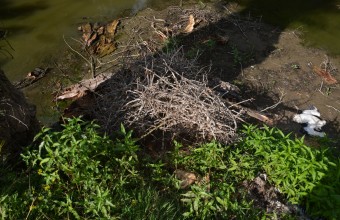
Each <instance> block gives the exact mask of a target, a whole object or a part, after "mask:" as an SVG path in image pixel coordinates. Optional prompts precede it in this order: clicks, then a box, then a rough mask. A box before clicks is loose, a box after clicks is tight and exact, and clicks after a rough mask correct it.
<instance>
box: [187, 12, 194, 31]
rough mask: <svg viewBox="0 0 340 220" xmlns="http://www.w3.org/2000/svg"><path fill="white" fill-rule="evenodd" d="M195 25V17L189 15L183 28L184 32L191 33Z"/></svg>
mask: <svg viewBox="0 0 340 220" xmlns="http://www.w3.org/2000/svg"><path fill="white" fill-rule="evenodd" d="M194 26H195V18H194V16H193V15H190V16H189V22H188V25H187V26H186V28H185V29H184V33H191V32H192V31H193V30H194Z"/></svg>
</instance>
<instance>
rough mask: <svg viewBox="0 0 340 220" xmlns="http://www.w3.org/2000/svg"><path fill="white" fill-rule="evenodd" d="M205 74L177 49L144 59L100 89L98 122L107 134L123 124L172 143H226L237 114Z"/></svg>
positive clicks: (206, 70) (128, 67) (230, 138)
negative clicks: (168, 139)
mask: <svg viewBox="0 0 340 220" xmlns="http://www.w3.org/2000/svg"><path fill="white" fill-rule="evenodd" d="M209 70H210V68H209V67H204V68H200V67H198V66H195V60H188V59H187V58H185V57H184V53H183V51H182V50H181V49H178V50H174V51H173V52H170V53H163V52H159V53H158V54H149V55H145V56H144V58H143V59H141V60H139V61H135V62H134V63H130V64H129V65H127V66H125V68H123V69H122V70H121V71H120V72H119V73H117V74H115V75H114V76H113V77H112V78H111V79H110V80H108V81H107V82H106V83H104V85H103V86H102V87H101V88H100V90H99V91H101V92H100V93H101V94H102V95H101V96H99V97H98V99H97V108H96V111H95V114H96V118H97V119H98V120H99V122H100V123H101V124H102V125H104V127H105V129H106V131H110V130H115V129H116V128H117V126H118V125H119V124H120V123H124V124H125V125H128V126H129V128H130V129H133V130H134V131H135V132H136V133H137V134H138V135H139V136H140V137H142V138H144V137H146V136H148V135H152V134H154V133H155V132H158V131H162V132H163V133H164V132H166V133H167V134H168V136H169V135H170V136H171V138H172V139H176V140H181V139H183V138H185V139H188V138H189V139H190V140H191V141H193V142H194V143H201V142H204V141H211V140H217V141H219V142H222V143H230V142H231V141H232V140H233V139H234V138H235V136H236V129H237V118H238V117H239V113H238V112H235V111H234V110H233V111H231V110H230V109H229V108H228V106H227V105H226V104H225V102H224V101H223V100H222V98H221V97H220V96H218V95H217V94H215V92H214V91H213V90H212V89H210V88H209V87H208V86H207V84H208V82H207V75H208V74H209Z"/></svg>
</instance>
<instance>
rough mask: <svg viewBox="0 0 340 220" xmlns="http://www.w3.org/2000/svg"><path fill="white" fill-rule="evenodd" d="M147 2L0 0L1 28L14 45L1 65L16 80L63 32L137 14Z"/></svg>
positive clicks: (53, 46)
mask: <svg viewBox="0 0 340 220" xmlns="http://www.w3.org/2000/svg"><path fill="white" fill-rule="evenodd" d="M152 2H153V4H154V2H155V1H150V3H152ZM157 2H158V3H160V4H161V3H162V2H165V1H157ZM147 3H149V1H147V0H81V1H80V0H48V1H46V0H1V6H0V30H1V29H3V30H7V38H6V39H8V41H9V42H10V44H11V45H12V46H13V48H14V50H11V49H9V48H7V50H9V51H8V52H10V54H11V55H13V57H14V59H12V57H11V56H9V55H8V53H6V54H4V53H0V67H1V68H2V69H4V71H5V73H6V74H7V76H8V77H9V78H10V80H19V79H21V78H22V77H24V76H25V75H26V73H27V72H29V71H31V70H32V69H34V68H35V67H37V66H39V65H40V64H41V63H42V62H44V60H46V59H48V58H49V57H51V56H52V55H53V54H54V53H55V51H57V48H58V46H60V45H64V42H63V35H65V36H68V37H72V36H74V35H76V34H77V31H76V30H77V26H78V25H79V24H80V23H82V22H85V21H87V20H91V21H106V20H108V19H110V18H114V17H117V16H119V15H120V14H122V13H123V12H127V11H131V10H132V12H133V13H136V12H137V11H138V10H140V9H142V8H143V7H145V6H146V4H147ZM1 48H2V49H3V48H5V45H4V42H0V49H1Z"/></svg>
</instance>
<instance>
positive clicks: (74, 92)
mask: <svg viewBox="0 0 340 220" xmlns="http://www.w3.org/2000/svg"><path fill="white" fill-rule="evenodd" d="M107 79H108V76H105V75H103V74H102V75H99V76H97V77H96V78H91V79H86V80H82V81H80V82H79V83H77V84H74V85H71V86H69V87H67V88H66V89H64V91H62V92H61V94H58V96H57V97H56V98H55V99H56V100H64V99H73V98H80V97H82V96H84V95H85V94H86V93H87V92H89V91H90V92H93V91H94V90H95V89H96V88H97V87H98V86H99V85H100V84H101V83H103V82H104V81H105V80H107Z"/></svg>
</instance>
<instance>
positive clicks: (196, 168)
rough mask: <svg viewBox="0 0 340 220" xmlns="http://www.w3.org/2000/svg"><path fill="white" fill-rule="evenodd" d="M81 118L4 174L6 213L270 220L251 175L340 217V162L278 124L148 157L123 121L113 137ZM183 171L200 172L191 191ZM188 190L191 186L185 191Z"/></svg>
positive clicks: (1, 208)
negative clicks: (226, 141) (227, 142)
mask: <svg viewBox="0 0 340 220" xmlns="http://www.w3.org/2000/svg"><path fill="white" fill-rule="evenodd" d="M98 129H99V126H98V125H96V124H95V123H93V122H92V123H87V122H84V121H82V120H80V119H77V118H75V119H71V120H69V121H68V123H67V124H66V125H64V129H63V130H62V131H51V130H49V129H46V128H45V129H43V130H42V131H41V133H40V134H39V135H38V136H37V137H36V138H35V141H34V143H33V144H32V145H31V146H30V147H28V148H27V150H26V151H25V152H24V153H23V154H22V159H23V161H24V162H25V163H26V166H25V167H24V169H22V171H21V172H18V168H17V169H16V170H8V169H7V170H2V171H6V172H2V173H3V175H2V177H1V179H0V184H1V185H2V186H3V187H2V188H1V191H0V217H1V219H65V218H67V219H231V218H237V219H266V218H267V217H268V218H271V217H273V216H278V217H283V216H284V217H285V218H286V217H287V218H293V219H294V218H296V216H294V214H290V215H289V214H287V215H283V214H281V213H266V212H265V211H264V210H262V209H259V208H257V206H255V205H254V201H252V200H251V199H250V197H249V194H248V191H247V188H246V187H244V186H243V185H242V183H243V182H244V181H251V180H253V179H254V177H256V176H257V175H258V174H259V173H266V174H267V176H268V181H269V182H270V184H271V185H273V186H275V187H276V188H278V189H279V190H280V191H281V193H282V195H283V197H284V199H285V201H287V202H290V203H292V204H298V205H300V206H303V207H306V210H307V213H308V214H309V215H311V216H313V217H316V216H317V217H323V218H325V219H338V218H339V216H340V213H339V212H340V211H339V210H338V209H337V207H339V195H340V161H339V159H336V158H334V157H333V156H332V155H331V154H330V153H329V152H328V151H327V150H317V149H312V148H309V147H308V146H306V145H305V144H304V140H303V139H293V138H291V137H290V135H287V134H284V133H283V132H282V131H280V130H279V129H277V128H268V127H264V128H258V127H256V126H253V125H246V126H244V128H243V129H242V130H241V131H240V137H241V138H240V140H239V141H238V142H237V143H236V144H234V145H232V146H224V145H221V144H219V143H217V142H214V141H212V142H210V143H206V144H203V145H201V146H198V147H191V146H184V145H182V144H180V143H177V142H175V148H174V150H173V151H171V152H169V153H168V154H167V156H165V157H164V158H161V159H158V160H153V159H151V158H149V157H145V154H144V153H143V152H142V151H141V149H140V147H139V146H138V145H137V143H136V141H135V140H134V139H133V137H132V132H127V131H126V130H125V128H124V127H123V126H121V130H120V131H119V132H117V134H115V135H114V139H109V138H108V136H106V135H100V134H99V133H98V131H97V130H98ZM176 170H183V171H186V172H190V173H193V174H194V175H195V176H196V178H197V179H196V181H195V183H194V184H191V185H190V184H189V185H187V186H186V187H183V185H181V183H182V181H183V180H180V179H177V178H176V177H175V174H174V173H175V172H174V171H176ZM181 186H182V187H181Z"/></svg>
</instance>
